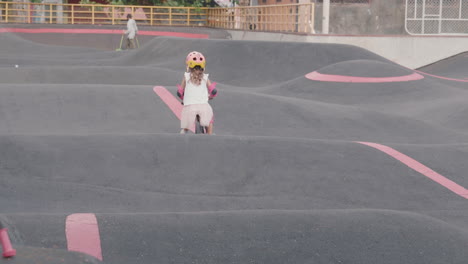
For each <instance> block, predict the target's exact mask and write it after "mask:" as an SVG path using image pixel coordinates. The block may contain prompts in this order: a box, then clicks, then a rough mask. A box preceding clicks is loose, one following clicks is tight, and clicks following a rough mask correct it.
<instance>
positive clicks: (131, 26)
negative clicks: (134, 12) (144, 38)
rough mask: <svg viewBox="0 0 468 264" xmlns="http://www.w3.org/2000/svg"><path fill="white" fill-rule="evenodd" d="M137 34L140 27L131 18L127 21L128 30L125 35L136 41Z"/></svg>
mask: <svg viewBox="0 0 468 264" xmlns="http://www.w3.org/2000/svg"><path fill="white" fill-rule="evenodd" d="M137 32H138V27H137V24H136V22H135V19H133V18H130V19H129V20H128V21H127V30H126V31H125V34H128V38H129V39H134V38H135V35H136V33H137Z"/></svg>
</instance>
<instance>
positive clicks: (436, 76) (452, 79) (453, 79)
mask: <svg viewBox="0 0 468 264" xmlns="http://www.w3.org/2000/svg"><path fill="white" fill-rule="evenodd" d="M417 72H419V73H421V74H424V75H427V76H431V77H435V78H439V79H443V80H449V81H455V82H468V78H466V80H464V79H455V78H447V77H443V76H438V75H433V74H429V73H425V72H422V71H417Z"/></svg>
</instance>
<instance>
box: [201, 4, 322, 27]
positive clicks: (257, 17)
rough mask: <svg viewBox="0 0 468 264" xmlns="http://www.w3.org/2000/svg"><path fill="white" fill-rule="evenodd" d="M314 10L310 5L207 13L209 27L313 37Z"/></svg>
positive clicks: (235, 8)
mask: <svg viewBox="0 0 468 264" xmlns="http://www.w3.org/2000/svg"><path fill="white" fill-rule="evenodd" d="M314 7H315V5H314V4H313V3H309V4H292V5H270V6H247V7H234V8H213V9H210V10H208V26H212V27H216V28H225V29H241V30H260V31H269V32H296V33H313V32H314V13H315V10H314Z"/></svg>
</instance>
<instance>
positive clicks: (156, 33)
mask: <svg viewBox="0 0 468 264" xmlns="http://www.w3.org/2000/svg"><path fill="white" fill-rule="evenodd" d="M122 31H123V30H121V29H80V28H70V29H66V28H0V33H3V32H14V33H31V34H43V33H62V34H119V35H120V34H122ZM138 35H145V36H169V37H182V38H199V39H208V38H209V35H207V34H195V33H183V32H166V31H144V30H143V31H138Z"/></svg>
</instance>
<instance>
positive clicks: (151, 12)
mask: <svg viewBox="0 0 468 264" xmlns="http://www.w3.org/2000/svg"><path fill="white" fill-rule="evenodd" d="M150 25H151V26H152V25H153V7H150Z"/></svg>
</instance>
